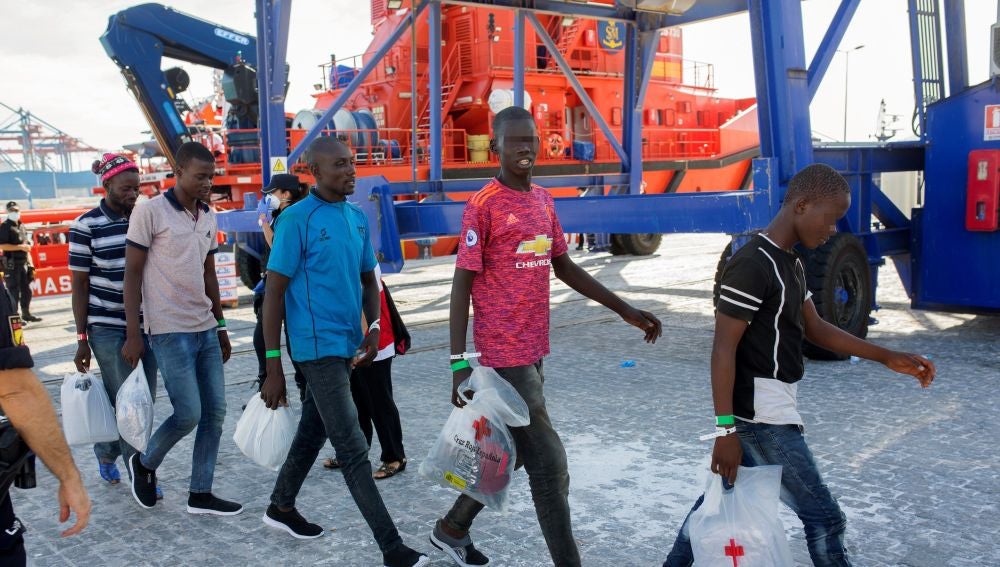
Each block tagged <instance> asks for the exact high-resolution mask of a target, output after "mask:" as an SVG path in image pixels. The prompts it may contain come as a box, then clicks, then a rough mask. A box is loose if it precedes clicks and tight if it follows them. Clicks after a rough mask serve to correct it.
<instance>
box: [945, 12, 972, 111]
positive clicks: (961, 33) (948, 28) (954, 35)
mask: <svg viewBox="0 0 1000 567" xmlns="http://www.w3.org/2000/svg"><path fill="white" fill-rule="evenodd" d="M944 22H945V27H944V30H945V41H946V42H947V49H948V94H950V95H956V94H958V93H960V92H962V91H964V90H965V88H966V87H967V86H969V61H968V54H967V45H966V39H965V0H944Z"/></svg>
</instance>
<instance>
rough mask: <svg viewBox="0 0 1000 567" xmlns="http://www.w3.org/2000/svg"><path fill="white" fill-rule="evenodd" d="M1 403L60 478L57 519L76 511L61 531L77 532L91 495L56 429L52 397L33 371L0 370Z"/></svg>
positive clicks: (66, 533)
mask: <svg viewBox="0 0 1000 567" xmlns="http://www.w3.org/2000/svg"><path fill="white" fill-rule="evenodd" d="M0 406H3V409H4V412H5V413H6V414H7V417H8V418H10V422H11V424H12V425H13V426H14V428H15V429H17V432H18V433H19V434H20V435H21V438H23V439H24V442H25V443H27V444H28V446H29V447H31V450H32V451H34V452H35V454H36V455H38V458H40V459H41V460H42V462H43V463H45V466H46V467H48V468H49V470H50V471H52V474H53V475H55V477H56V478H58V479H59V521H60V522H65V521H66V520H68V519H69V517H70V513H71V512H72V513H73V514H75V515H76V523H75V524H74V525H73V526H72V527H70V528H69V529H67V530H65V531H64V532H62V535H63V537H65V536H71V535H74V534H77V533H80V531H81V530H83V528H85V527H86V526H87V522H88V521H89V519H90V498H89V497H88V496H87V491H86V490H85V489H84V488H83V482H82V481H81V480H80V471H79V470H77V468H76V465H75V464H74V463H73V457H72V456H71V455H70V452H69V447H68V446H67V445H66V439H65V438H64V437H63V433H62V431H61V430H60V429H59V422H58V421H56V412H55V409H54V408H53V407H52V401H51V400H49V395H48V393H47V392H46V391H45V388H44V387H43V386H42V383H41V382H40V381H39V380H38V378H37V377H36V376H35V374H34V372H32V371H31V370H28V369H26V368H18V369H12V370H0Z"/></svg>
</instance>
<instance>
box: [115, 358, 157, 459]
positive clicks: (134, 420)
mask: <svg viewBox="0 0 1000 567" xmlns="http://www.w3.org/2000/svg"><path fill="white" fill-rule="evenodd" d="M115 407H116V408H117V409H118V433H120V434H121V436H122V439H124V440H125V442H126V443H128V444H129V445H131V446H132V447H134V448H135V450H136V451H139V452H140V453H141V452H143V451H145V450H146V445H147V444H148V443H149V437H150V436H151V435H152V434H153V396H152V394H151V393H150V392H149V384H148V383H147V382H146V372H145V371H143V369H142V361H141V360H140V361H139V365H138V366H136V367H135V370H133V371H132V373H131V374H129V375H128V378H126V379H125V383H124V384H122V387H121V388H119V389H118V398H117V401H116V402H115Z"/></svg>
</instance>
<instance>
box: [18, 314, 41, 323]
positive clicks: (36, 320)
mask: <svg viewBox="0 0 1000 567" xmlns="http://www.w3.org/2000/svg"><path fill="white" fill-rule="evenodd" d="M21 320H22V321H27V322H29V323H41V321H42V318H41V317H35V316H34V315H25V316H24V317H21Z"/></svg>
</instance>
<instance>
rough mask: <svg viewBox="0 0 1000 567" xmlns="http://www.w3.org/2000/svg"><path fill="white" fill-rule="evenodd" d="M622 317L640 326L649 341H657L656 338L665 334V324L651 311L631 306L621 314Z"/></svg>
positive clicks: (633, 324) (630, 323)
mask: <svg viewBox="0 0 1000 567" xmlns="http://www.w3.org/2000/svg"><path fill="white" fill-rule="evenodd" d="M621 317H622V319H624V320H625V322H626V323H628V324H629V325H632V326H635V327H639V328H640V329H642V330H643V331H645V333H646V337H645V340H646V342H647V343H655V342H656V339H658V338H660V337H662V336H663V324H662V323H660V320H659V319H657V318H656V316H655V315H653V314H652V313H650V312H649V311H643V310H641V309H636V308H635V307H629V308H628V309H626V310H625V312H624V313H622V314H621Z"/></svg>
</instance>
